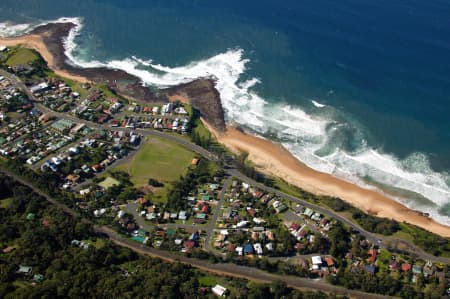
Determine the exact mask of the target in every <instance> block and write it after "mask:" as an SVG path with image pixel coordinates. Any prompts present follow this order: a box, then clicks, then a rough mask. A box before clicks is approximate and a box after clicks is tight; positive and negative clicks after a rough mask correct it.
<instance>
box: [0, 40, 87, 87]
mask: <svg viewBox="0 0 450 299" xmlns="http://www.w3.org/2000/svg"><path fill="white" fill-rule="evenodd" d="M0 45H3V46H7V47H13V46H18V45H22V46H24V47H27V48H31V49H34V50H36V51H37V52H39V53H40V54H41V56H42V58H44V60H45V61H46V62H47V64H48V66H49V68H51V69H52V70H53V71H54V72H55V73H56V74H58V75H60V76H62V77H66V78H68V79H72V80H76V81H79V82H83V83H85V82H89V80H88V79H87V78H85V77H82V76H77V75H73V74H70V73H69V72H66V71H64V70H61V69H59V68H58V67H57V66H56V64H55V61H54V59H53V55H52V54H51V53H50V51H49V49H48V48H47V45H46V44H45V43H44V41H43V40H42V37H41V36H39V35H26V36H20V37H14V38H0Z"/></svg>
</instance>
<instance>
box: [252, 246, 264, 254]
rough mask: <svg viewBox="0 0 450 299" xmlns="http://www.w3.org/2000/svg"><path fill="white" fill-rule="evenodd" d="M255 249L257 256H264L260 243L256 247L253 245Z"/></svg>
mask: <svg viewBox="0 0 450 299" xmlns="http://www.w3.org/2000/svg"><path fill="white" fill-rule="evenodd" d="M253 248H255V251H256V254H257V255H262V254H263V249H262V246H261V244H260V243H256V244H255V245H253Z"/></svg>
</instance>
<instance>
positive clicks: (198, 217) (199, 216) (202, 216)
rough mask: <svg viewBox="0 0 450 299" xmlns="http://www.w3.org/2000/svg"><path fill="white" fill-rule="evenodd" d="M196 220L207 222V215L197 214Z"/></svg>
mask: <svg viewBox="0 0 450 299" xmlns="http://www.w3.org/2000/svg"><path fill="white" fill-rule="evenodd" d="M195 219H199V220H206V214H205V213H197V214H195Z"/></svg>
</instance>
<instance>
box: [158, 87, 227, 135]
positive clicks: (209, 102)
mask: <svg viewBox="0 0 450 299" xmlns="http://www.w3.org/2000/svg"><path fill="white" fill-rule="evenodd" d="M162 91H163V92H165V93H166V94H167V96H174V95H180V96H182V97H185V98H187V99H188V100H189V102H190V103H191V104H192V106H193V107H194V108H195V109H197V110H199V111H200V113H201V116H202V117H203V118H204V119H205V120H206V121H207V122H208V123H209V124H210V125H211V126H213V127H214V128H215V129H216V130H218V131H219V132H224V131H225V119H224V111H223V107H222V103H221V101H220V94H219V92H218V91H217V89H216V87H215V82H214V80H212V79H198V80H195V81H192V82H190V83H186V84H181V85H178V86H174V87H171V88H168V89H165V90H162Z"/></svg>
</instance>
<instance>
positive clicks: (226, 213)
mask: <svg viewBox="0 0 450 299" xmlns="http://www.w3.org/2000/svg"><path fill="white" fill-rule="evenodd" d="M231 213H232V210H231V208H226V209H225V210H224V211H223V215H222V218H223V219H224V220H227V219H230V218H231Z"/></svg>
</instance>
